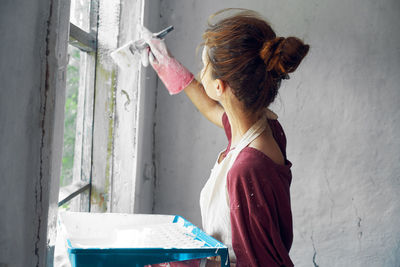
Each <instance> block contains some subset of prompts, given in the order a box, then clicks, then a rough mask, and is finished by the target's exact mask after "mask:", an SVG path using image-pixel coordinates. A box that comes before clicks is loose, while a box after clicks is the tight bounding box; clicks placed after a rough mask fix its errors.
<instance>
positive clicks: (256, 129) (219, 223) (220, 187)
mask: <svg viewBox="0 0 400 267" xmlns="http://www.w3.org/2000/svg"><path fill="white" fill-rule="evenodd" d="M266 124H267V118H266V116H262V117H261V118H260V119H259V120H258V121H257V122H256V123H255V124H253V125H252V126H251V127H250V129H249V130H247V132H246V133H245V134H244V135H243V137H242V139H241V140H240V141H239V143H238V144H237V146H236V147H235V148H234V149H232V150H231V151H229V153H228V154H227V155H226V157H225V158H224V159H223V160H222V161H221V162H220V163H218V159H219V158H220V156H221V154H222V152H223V151H222V152H220V153H219V155H218V157H217V161H216V162H215V165H214V168H212V170H211V175H210V177H209V178H208V180H207V182H206V184H205V185H204V187H203V189H202V190H201V193H200V210H201V218H202V224H203V230H204V231H205V232H206V233H207V234H208V235H211V236H213V237H214V238H216V239H218V240H219V241H221V242H222V243H224V244H225V245H226V246H227V247H228V252H229V260H230V262H231V263H235V262H236V255H235V252H234V251H233V248H232V233H231V219H230V208H229V195H228V188H227V181H226V180H227V174H228V171H229V170H230V168H231V167H232V165H233V163H234V162H235V160H236V158H237V156H238V155H239V153H240V151H242V149H243V148H245V147H246V146H248V145H249V144H250V143H251V142H252V141H253V140H254V139H256V138H257V137H258V136H259V135H260V134H261V133H262V132H263V131H264V129H265V127H266Z"/></svg>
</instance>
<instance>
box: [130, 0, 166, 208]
mask: <svg viewBox="0 0 400 267" xmlns="http://www.w3.org/2000/svg"><path fill="white" fill-rule="evenodd" d="M143 2H144V6H143V17H142V22H143V25H145V26H146V27H147V28H148V29H151V30H155V29H158V24H159V20H158V19H154V18H157V17H158V16H159V6H160V3H159V1H143ZM140 79H141V81H140V83H141V86H140V91H139V103H138V106H139V109H138V131H137V135H138V137H137V138H138V139H137V140H138V144H137V157H138V160H137V168H136V190H135V203H134V205H135V207H134V212H135V213H152V210H153V204H154V179H155V164H154V161H155V154H154V149H153V148H154V141H155V139H154V130H155V128H154V115H155V104H156V93H157V91H156V89H157V79H156V74H155V72H154V71H153V70H152V68H151V67H148V68H143V67H142V68H141V73H140Z"/></svg>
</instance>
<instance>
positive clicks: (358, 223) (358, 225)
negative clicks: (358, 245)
mask: <svg viewBox="0 0 400 267" xmlns="http://www.w3.org/2000/svg"><path fill="white" fill-rule="evenodd" d="M351 204H352V206H353V208H354V212H355V214H356V218H357V228H358V233H357V238H358V241H359V242H361V238H362V235H363V232H362V229H361V221H362V218H361V217H360V216H359V215H358V209H357V207H356V206H355V205H354V197H352V198H351Z"/></svg>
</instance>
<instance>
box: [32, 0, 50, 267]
mask: <svg viewBox="0 0 400 267" xmlns="http://www.w3.org/2000/svg"><path fill="white" fill-rule="evenodd" d="M52 16H53V1H52V0H50V4H49V16H48V18H47V21H46V26H47V29H46V38H45V44H46V50H45V58H44V60H45V63H46V70H45V73H46V75H45V84H44V95H43V99H42V100H43V101H42V102H41V107H40V113H41V115H42V116H41V123H40V127H41V130H42V133H41V140H40V152H39V154H40V155H39V158H40V165H39V181H38V184H36V186H35V210H36V215H37V228H36V241H35V257H36V266H37V267H38V266H39V265H40V252H39V251H40V248H39V243H40V232H41V228H42V216H43V214H42V212H43V210H42V204H43V203H42V201H43V176H44V174H43V164H44V163H43V162H44V150H45V135H46V129H45V126H46V115H47V98H48V92H49V88H50V84H49V80H50V67H49V54H50V45H49V43H50V34H51V33H50V27H51V19H52ZM42 73H43V72H41V77H42ZM41 81H42V80H41ZM40 91H42V82H40Z"/></svg>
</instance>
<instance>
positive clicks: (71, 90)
mask: <svg viewBox="0 0 400 267" xmlns="http://www.w3.org/2000/svg"><path fill="white" fill-rule="evenodd" d="M70 8H71V12H70V32H69V47H68V57H69V62H68V69H67V79H66V80H67V89H66V101H65V126H64V148H63V159H62V162H63V163H62V171H61V177H60V193H59V203H58V204H59V207H60V209H67V210H70V211H89V212H134V209H135V205H136V206H137V205H138V204H134V201H135V199H137V198H138V195H137V194H136V193H135V186H136V183H138V184H139V186H142V183H144V182H146V183H145V185H146V188H148V189H150V187H151V186H152V183H150V182H148V181H149V180H150V179H151V177H150V178H143V173H145V174H146V177H147V176H149V175H151V171H146V172H145V171H143V165H146V166H151V163H149V160H147V161H146V162H144V163H143V162H142V161H143V160H141V158H139V156H138V155H137V151H138V150H139V149H138V143H140V142H139V141H138V138H139V136H143V134H142V133H141V132H140V131H141V129H143V128H144V127H143V124H144V122H143V121H140V120H138V118H139V112H140V109H139V108H138V107H139V102H140V101H142V102H143V103H144V102H145V101H148V100H146V97H149V96H147V95H146V94H145V95H144V96H143V97H142V98H141V94H140V91H141V90H139V84H140V83H141V81H144V78H143V79H141V76H140V68H141V64H140V62H139V64H135V66H134V67H133V68H132V69H130V70H129V71H124V70H120V69H117V66H116V65H115V64H114V62H113V61H112V59H111V57H110V53H111V52H112V51H114V50H115V49H116V48H117V47H119V46H122V45H123V44H125V43H127V42H128V41H130V40H132V39H136V38H138V33H137V32H136V25H137V24H138V23H143V15H142V14H143V10H144V1H143V0H135V1H131V0H91V1H89V0H71V6H70ZM143 91H144V90H143ZM140 99H141V100H140ZM153 99H154V96H153ZM142 106H144V104H142ZM142 110H143V109H142ZM142 112H143V111H142ZM147 113H148V112H147ZM139 132H140V134H138V133H139ZM142 143H143V142H142ZM150 160H151V159H150ZM139 161H140V162H139ZM138 162H139V163H138ZM138 164H139V165H138ZM138 166H139V167H138ZM147 169H148V168H147ZM137 177H139V178H140V179H138V180H136V179H137ZM146 196H147V195H146ZM149 198H150V196H149ZM142 199H143V197H142ZM143 201H146V204H145V205H147V206H148V205H150V206H151V203H149V204H147V202H149V201H151V200H149V201H147V198H146V200H143ZM137 203H138V202H137Z"/></svg>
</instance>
